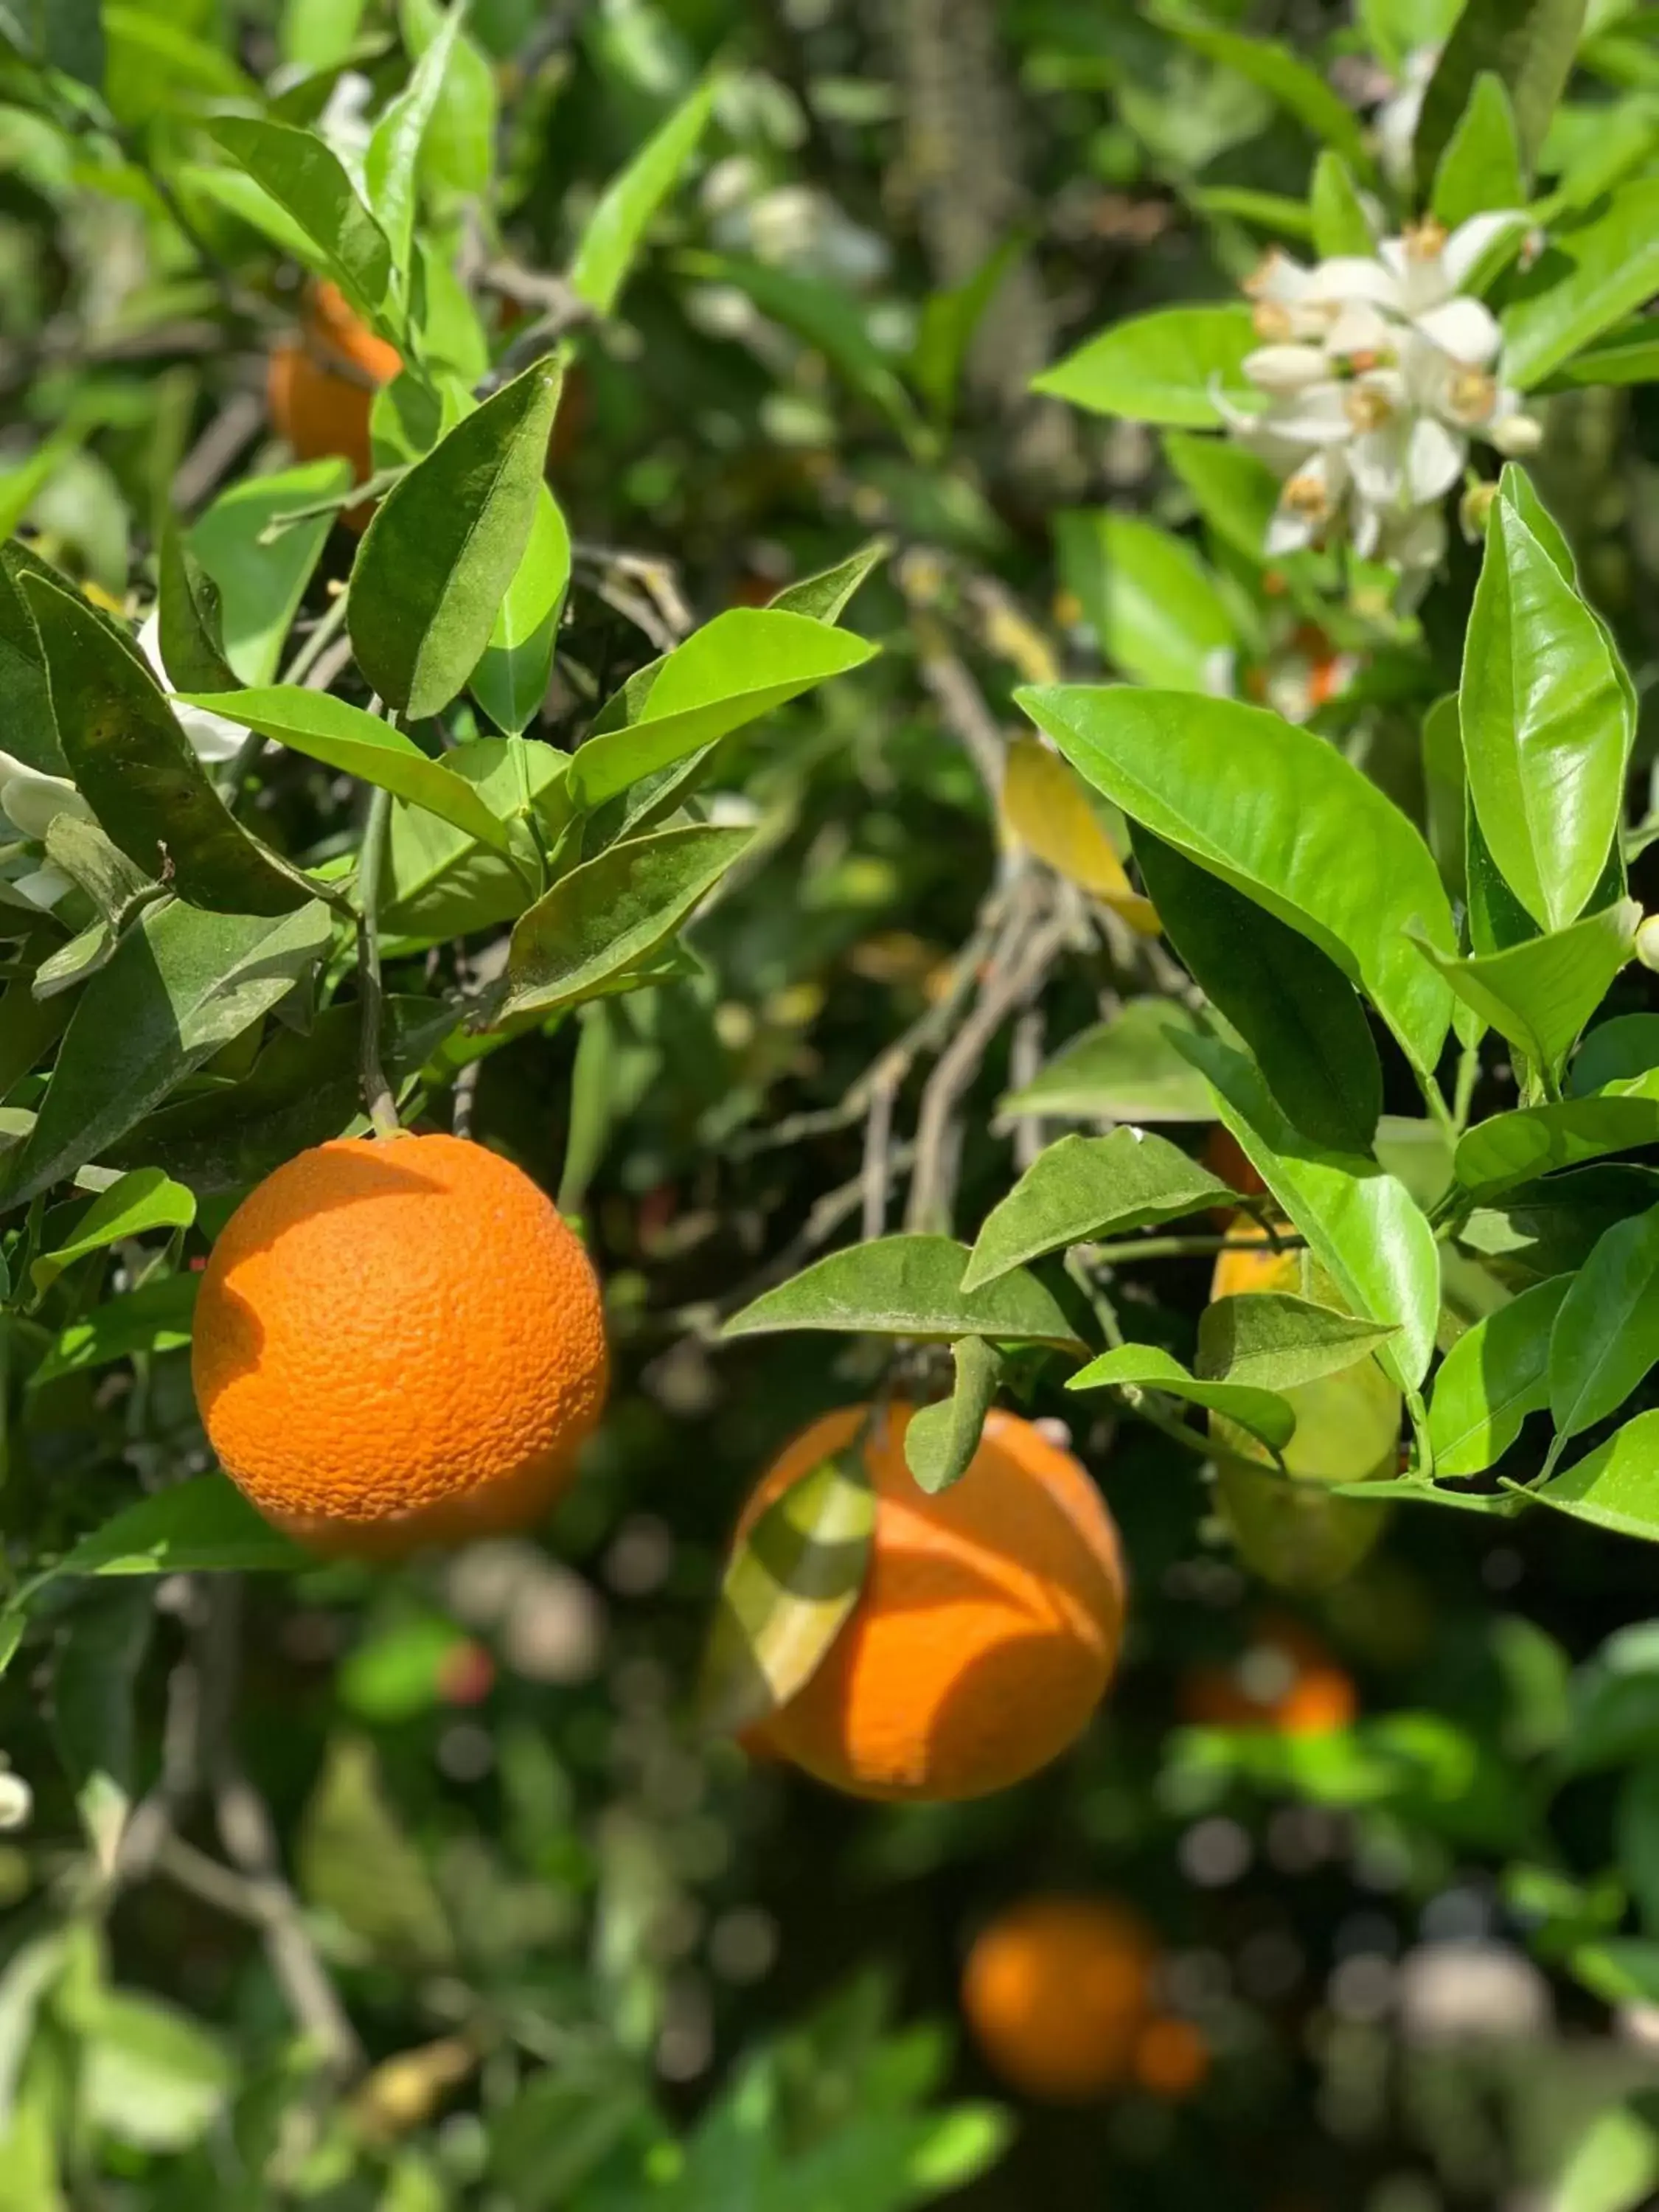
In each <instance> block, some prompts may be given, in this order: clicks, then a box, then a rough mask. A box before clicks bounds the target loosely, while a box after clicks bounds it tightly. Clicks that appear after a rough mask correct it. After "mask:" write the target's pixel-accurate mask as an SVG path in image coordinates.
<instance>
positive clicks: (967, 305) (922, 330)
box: [909, 231, 1031, 425]
mask: <svg viewBox="0 0 1659 2212" xmlns="http://www.w3.org/2000/svg"><path fill="white" fill-rule="evenodd" d="M1030 244H1031V241H1030V237H1029V236H1028V235H1027V234H1025V233H1024V232H1023V231H1015V232H1013V233H1012V234H1011V235H1010V236H1008V237H1007V238H1005V239H1002V240H1000V242H999V243H998V244H997V245H995V246H993V247H992V249H991V251H990V252H988V253H987V255H986V256H985V258H984V259H983V260H982V261H981V263H980V264H979V266H978V268H977V269H975V270H974V271H973V272H972V274H971V275H970V276H968V277H966V278H965V279H964V280H963V283H960V284H952V285H951V286H949V287H948V288H946V289H944V290H941V291H936V292H930V293H929V294H928V295H927V298H926V299H925V300H924V301H922V305H921V320H920V322H919V324H918V326H917V330H916V342H915V345H914V346H913V347H912V348H911V349H910V363H909V374H910V381H911V383H912V384H914V385H915V388H916V390H917V391H918V392H921V396H922V398H924V399H925V400H926V401H927V405H928V407H929V409H930V410H931V411H932V413H933V418H934V420H935V421H936V422H939V424H941V425H945V424H948V423H949V422H950V420H951V416H952V415H954V414H955V412H956V404H957V386H958V385H959V384H960V383H961V380H962V372H963V367H964V365H965V363H966V362H967V360H968V356H969V350H970V349H971V348H972V345H973V342H974V337H975V332H976V331H978V329H979V327H980V325H981V323H982V322H983V321H984V319H985V317H986V315H987V313H988V312H989V310H990V307H991V303H992V301H994V299H995V298H996V295H997V294H998V293H999V292H1000V290H1001V289H1002V285H1003V280H1004V279H1005V278H1006V276H1007V275H1008V273H1009V271H1010V270H1012V268H1013V267H1014V266H1015V264H1017V263H1018V262H1019V261H1021V260H1023V259H1024V257H1025V255H1026V253H1027V252H1029V251H1030Z"/></svg>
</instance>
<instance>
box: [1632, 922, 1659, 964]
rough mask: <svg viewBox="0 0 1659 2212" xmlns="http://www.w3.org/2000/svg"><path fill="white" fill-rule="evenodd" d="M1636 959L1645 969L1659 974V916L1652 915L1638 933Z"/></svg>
mask: <svg viewBox="0 0 1659 2212" xmlns="http://www.w3.org/2000/svg"><path fill="white" fill-rule="evenodd" d="M1636 957H1637V958H1638V960H1639V961H1640V962H1641V963H1642V965H1643V966H1644V968H1651V969H1654V970H1655V972H1656V973H1659V914H1650V915H1648V916H1647V918H1646V919H1645V921H1643V922H1641V923H1640V924H1639V925H1638V928H1637V932H1636Z"/></svg>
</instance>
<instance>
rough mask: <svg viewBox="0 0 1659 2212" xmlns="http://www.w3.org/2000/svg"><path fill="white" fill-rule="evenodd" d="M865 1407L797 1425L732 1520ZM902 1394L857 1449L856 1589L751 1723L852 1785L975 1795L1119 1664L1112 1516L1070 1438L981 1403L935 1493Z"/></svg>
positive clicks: (1068, 1738)
mask: <svg viewBox="0 0 1659 2212" xmlns="http://www.w3.org/2000/svg"><path fill="white" fill-rule="evenodd" d="M865 1416H866V1408H865V1407H861V1406H848V1407H842V1409H841V1410H840V1411H839V1412H836V1413H829V1414H826V1415H825V1416H824V1418H823V1419H822V1420H818V1421H815V1422H814V1423H813V1424H812V1425H811V1427H810V1428H808V1429H805V1430H804V1431H802V1433H801V1434H800V1435H799V1436H798V1437H796V1438H795V1439H794V1441H793V1443H791V1444H789V1445H788V1446H787V1447H786V1449H784V1451H783V1452H782V1453H781V1455H780V1456H779V1458H778V1459H777V1460H776V1461H775V1463H774V1464H773V1466H772V1467H771V1468H769V1471H768V1473H767V1474H765V1476H764V1477H763V1479H762V1480H761V1482H760V1483H759V1485H758V1486H757V1488H756V1490H755V1492H754V1493H753V1495H752V1496H751V1497H750V1500H749V1503H748V1505H747V1507H746V1508H745V1510H744V1516H743V1520H742V1523H741V1525H740V1527H739V1530H738V1534H739V1535H741V1534H742V1533H743V1531H744V1529H745V1528H747V1527H748V1526H749V1524H750V1522H752V1521H753V1520H754V1519H755V1518H756V1516H757V1515H758V1514H759V1513H761V1512H762V1511H763V1510H764V1509H765V1508H766V1507H767V1506H768V1505H769V1504H771V1503H772V1501H773V1499H774V1498H777V1497H779V1496H780V1495H781V1493H782V1492H783V1491H785V1490H786V1489H787V1488H788V1486H789V1485H790V1484H791V1483H792V1482H794V1481H795V1480H798V1479H799V1477H800V1476H802V1475H805V1474H808V1473H809V1472H810V1471H811V1469H812V1468H815V1467H816V1466H817V1465H818V1463H819V1462H821V1461H822V1460H823V1459H825V1458H827V1457H828V1456H829V1455H830V1454H831V1453H832V1452H836V1451H839V1450H840V1449H842V1447H843V1446H844V1445H847V1444H849V1443H852V1441H853V1440H854V1437H856V1436H857V1435H858V1433H859V1431H860V1428H861V1427H862V1425H863V1424H864V1420H865ZM910 1418H911V1408H910V1407H908V1406H890V1407H888V1408H887V1409H886V1411H885V1413H884V1414H883V1415H881V1416H878V1419H877V1422H876V1425H874V1427H873V1428H872V1431H871V1435H870V1437H869V1439H868V1441H867V1442H866V1445H865V1448H864V1459H865V1464H866V1467H867V1468H868V1469H869V1471H870V1477H871V1481H872V1486H873V1487H874V1490H875V1494H876V1520H875V1528H874V1533H873V1536H872V1541H871V1547H870V1559H869V1565H868V1570H867V1572H866V1579H865V1584H864V1588H863V1590H862V1592H861V1594H860V1597H859V1599H858V1601H857V1603H856V1604H855V1606H854V1608H853V1611H852V1612H851V1613H850V1614H849V1615H848V1618H847V1620H846V1621H845V1622H844V1623H843V1624H842V1628H841V1631H840V1633H839V1634H838V1635H837V1636H836V1638H835V1641H834V1642H833V1643H832V1644H831V1645H830V1647H829V1650H828V1651H827V1652H826V1654H825V1655H824V1656H823V1659H822V1661H821V1662H819V1664H818V1667H817V1670H816V1671H815V1672H814V1673H813V1674H812V1675H811V1678H810V1679H809V1680H807V1682H806V1683H805V1685H804V1686H803V1687H802V1688H801V1689H799V1690H798V1691H797V1692H796V1693H795V1695H794V1696H793V1698H791V1699H789V1700H788V1701H787V1703H786V1704H785V1705H782V1706H781V1707H780V1708H779V1710H778V1711H776V1712H775V1713H772V1714H769V1716H768V1717H766V1719H765V1720H764V1721H763V1722H762V1723H759V1725H758V1726H757V1729H755V1730H754V1731H752V1734H753V1735H754V1736H755V1737H756V1738H757V1740H759V1741H763V1743H764V1744H765V1745H766V1746H767V1747H769V1749H771V1750H772V1751H774V1752H775V1753H778V1754H780V1755H781V1757H783V1758H785V1759H789V1760H791V1761H792V1762H793V1764H794V1765H797V1766H799V1767H801V1768H803V1769H804V1770H805V1771H806V1772H807V1773H808V1774H811V1775H815V1776H816V1777H817V1779H818V1780H819V1781H820V1782H825V1783H828V1784H829V1785H830V1786H831V1787H832V1788H834V1789H837V1790H848V1791H849V1792H850V1793H851V1794H852V1795H854V1796H860V1797H875V1798H887V1799H909V1800H924V1799H925V1800H953V1799H957V1798H963V1797H980V1796H986V1795H987V1793H989V1792H990V1791H992V1790H1006V1789H1007V1788H1008V1787H1009V1786H1010V1784H1013V1783H1016V1782H1023V1781H1024V1779H1025V1778H1026V1777H1027V1776H1028V1775H1030V1774H1035V1773H1036V1771H1037V1769H1038V1768H1039V1767H1040V1766H1046V1765H1048V1761H1049V1760H1050V1759H1054V1758H1056V1757H1058V1755H1059V1754H1060V1753H1061V1752H1062V1751H1064V1750H1065V1749H1066V1747H1067V1745H1069V1744H1070V1743H1072V1742H1073V1741H1074V1740H1075V1738H1076V1737H1078V1736H1079V1735H1081V1734H1082V1732H1083V1730H1084V1729H1085V1727H1086V1726H1087V1725H1088V1722H1089V1717H1090V1715H1091V1713H1092V1712H1093V1711H1094V1709H1095V1707H1096V1705H1098V1703H1099V1702H1100V1699H1101V1698H1102V1697H1103V1694H1104V1692H1105V1690H1106V1687H1107V1685H1108V1684H1109V1681H1110V1680H1111V1679H1112V1674H1113V1671H1114V1669H1115V1667H1116V1664H1117V1654H1118V1646H1119V1644H1120V1642H1121V1638H1122V1633H1123V1611H1124V1602H1125V1590H1124V1575H1123V1564H1122V1559H1121V1553H1120V1551H1119V1548H1118V1539H1117V1530H1116V1528H1115V1525H1114V1523H1113V1521H1112V1517H1111V1515H1110V1514H1109V1512H1108V1511H1107V1510H1106V1507H1105V1504H1104V1503H1103V1500H1102V1498H1101V1496H1100V1492H1098V1491H1097V1489H1096V1487H1095V1486H1094V1484H1093V1483H1092V1482H1091V1480H1090V1478H1089V1476H1088V1475H1087V1474H1085V1471H1084V1469H1083V1468H1082V1467H1081V1466H1080V1465H1079V1462H1077V1461H1076V1460H1075V1459H1073V1457H1072V1455H1070V1453H1069V1452H1064V1451H1061V1450H1060V1449H1057V1448H1056V1447H1055V1446H1054V1444H1051V1443H1048V1442H1047V1441H1046V1440H1045V1439H1044V1438H1043V1437H1042V1436H1041V1435H1039V1434H1038V1432H1037V1431H1036V1428H1035V1427H1034V1426H1033V1425H1032V1424H1031V1423H1030V1421H1026V1420H1022V1419H1019V1417H1018V1415H1017V1414H1014V1413H1005V1412H1003V1411H1002V1410H1001V1409H1000V1408H997V1409H994V1411H993V1412H992V1413H991V1414H990V1415H989V1417H988V1418H987V1421H986V1424H985V1433H984V1436H983V1437H982V1438H981V1443H980V1447H979V1449H978V1451H977V1452H976V1453H975V1455H974V1458H973V1460H972V1462H970V1464H969V1468H968V1471H967V1473H966V1474H964V1475H963V1477H962V1479H961V1480H960V1481H959V1482H957V1483H955V1484H953V1485H952V1486H951V1488H950V1489H948V1490H945V1491H942V1492H940V1493H939V1495H938V1496H937V1497H932V1498H930V1497H929V1496H928V1495H927V1492H924V1491H922V1490H921V1489H919V1488H918V1486H917V1485H916V1482H915V1478H914V1476H913V1475H912V1474H911V1473H910V1471H909V1469H908V1467H907V1466H906V1465H905V1461H904V1431H905V1429H906V1428H907V1426H908V1424H909V1421H910Z"/></svg>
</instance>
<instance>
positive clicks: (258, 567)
mask: <svg viewBox="0 0 1659 2212" xmlns="http://www.w3.org/2000/svg"><path fill="white" fill-rule="evenodd" d="M350 482H351V465H350V463H349V461H343V460H335V459H328V460H321V461H306V462H304V463H302V464H301V465H300V466H299V467H298V468H292V469H283V470H282V471H279V472H278V473H276V475H273V476H261V477H244V478H243V479H242V481H241V482H240V483H234V484H230V485H228V486H227V488H226V489H224V490H223V491H222V492H221V493H220V494H219V495H218V497H217V498H216V500H215V501H214V502H213V504H212V505H211V506H210V507H208V508H207V509H206V511H205V512H204V513H203V514H201V515H200V516H198V517H197V520H196V521H195V522H193V523H192V524H191V528H190V533H189V538H188V544H189V546H190V550H191V552H192V553H193V554H194V555H195V556H196V558H197V560H198V561H199V562H201V564H202V566H203V568H204V569H206V571H207V573H208V574H209V575H210V577H211V578H212V579H213V580H214V582H215V583H216V585H217V586H218V588H219V612H220V618H221V623H222V629H223V634H224V648H225V658H226V659H227V660H228V661H229V663H230V665H231V666H232V668H234V670H235V671H236V677H237V680H238V681H239V682H240V683H242V684H269V683H270V681H271V680H272V678H274V677H275V676H276V669H277V665H278V662H279V660H280V659H281V656H282V649H283V640H284V639H285V638H286V637H287V635H288V633H289V629H290V628H291V626H292V624H293V622H294V617H295V615H296V614H297V613H298V612H299V610H300V602H301V599H303V598H304V596H305V589H306V586H307V583H309V581H310V580H311V576H312V573H313V570H314V569H315V568H316V566H317V563H318V561H319V559H320V558H321V556H322V550H323V547H324V545H325V543H326V541H327V538H328V533H329V532H330V530H331V527H332V526H333V521H334V518H333V516H332V514H331V513H321V514H317V515H313V518H312V519H311V520H309V521H308V522H300V523H295V524H294V525H293V526H292V527H291V528H289V529H286V530H284V531H283V532H281V534H280V535H279V536H277V537H276V538H273V539H272V540H271V541H270V543H269V544H267V543H266V542H265V538H264V532H265V531H266V529H267V528H268V527H269V526H270V523H271V522H272V520H274V519H275V518H276V516H278V515H281V514H285V513H289V512H290V511H291V510H292V509H294V508H296V507H305V506H306V505H307V503H309V502H311V501H316V500H319V499H327V498H331V497H332V496H333V495H335V494H337V493H339V492H342V491H343V490H344V489H345V488H346V487H347V485H348V484H349V483H350Z"/></svg>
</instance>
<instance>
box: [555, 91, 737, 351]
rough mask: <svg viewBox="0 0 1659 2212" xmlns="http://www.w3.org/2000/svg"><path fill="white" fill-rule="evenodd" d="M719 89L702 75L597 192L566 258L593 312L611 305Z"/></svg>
mask: <svg viewBox="0 0 1659 2212" xmlns="http://www.w3.org/2000/svg"><path fill="white" fill-rule="evenodd" d="M717 89H718V85H717V83H716V81H715V80H714V78H712V77H709V78H705V79H704V81H703V82H702V83H701V84H700V85H698V87H697V88H696V90H695V91H694V92H693V93H692V94H690V96H689V98H687V99H685V100H682V101H681V103H680V105H679V106H678V107H677V108H676V109H675V110H674V112H673V113H672V114H671V116H670V117H669V118H668V119H667V121H666V122H665V123H663V124H660V125H659V126H658V128H657V129H656V131H653V134H652V135H651V137H649V138H647V140H646V142H645V143H644V145H643V146H641V149H640V150H639V152H638V153H637V154H635V156H634V158H633V160H632V161H630V162H629V164H628V167H626V168H625V169H623V170H621V171H619V172H618V173H617V175H616V176H614V177H613V178H612V179H611V182H610V183H609V184H608V185H606V186H605V190H604V191H603V192H601V193H600V195H599V204H598V205H597V206H596V207H595V208H594V210H593V212H592V215H591V216H589V217H588V218H587V222H586V225H585V226H584V227H583V230H582V235H581V240H580V244H579V245H578V246H577V248H576V255H575V258H574V261H573V262H572V263H571V264H570V288H571V289H572V291H574V293H575V295H576V296H577V298H578V299H580V300H586V302H587V304H588V305H589V307H592V310H593V312H594V313H595V314H599V315H608V314H610V313H612V312H613V310H614V309H615V307H616V305H617V300H618V299H619V298H620V297H621V295H622V289H623V285H624V284H625V283H627V281H628V276H629V270H631V269H632V268H633V266H634V263H635V260H636V259H637V258H638V255H639V251H640V247H641V244H642V242H643V240H644V238H645V234H646V230H647V227H648V226H649V224H650V222H651V219H652V217H653V216H654V215H655V214H656V213H657V211H658V210H659V208H660V207H661V206H662V204H663V203H664V202H665V200H666V199H667V197H668V196H669V194H670V193H671V191H673V189H674V187H675V185H677V184H678V182H679V179H680V176H681V173H682V172H683V171H684V168H685V167H686V164H687V163H688V162H689V161H690V159H691V156H692V155H693V154H695V153H696V150H697V143H698V141H699V140H700V139H701V138H702V134H703V130H704V127H705V126H706V125H707V124H708V116H709V112H710V110H711V108H712V107H713V106H714V94H715V92H716V90H717Z"/></svg>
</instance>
